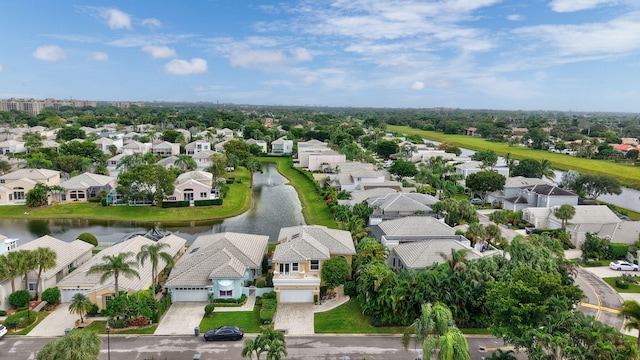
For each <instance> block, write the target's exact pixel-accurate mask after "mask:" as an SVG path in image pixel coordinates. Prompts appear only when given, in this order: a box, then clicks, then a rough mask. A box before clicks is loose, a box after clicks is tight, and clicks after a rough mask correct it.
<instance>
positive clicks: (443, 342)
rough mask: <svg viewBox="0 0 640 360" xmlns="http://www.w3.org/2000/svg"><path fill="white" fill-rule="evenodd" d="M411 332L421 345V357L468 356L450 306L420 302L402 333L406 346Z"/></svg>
mask: <svg viewBox="0 0 640 360" xmlns="http://www.w3.org/2000/svg"><path fill="white" fill-rule="evenodd" d="M411 334H415V339H414V341H415V343H416V345H417V344H421V345H422V352H423V357H424V359H433V358H434V356H435V358H436V359H438V360H445V359H446V360H471V354H469V344H468V343H467V339H466V338H465V337H464V335H463V334H462V332H461V331H460V330H459V329H458V328H457V327H456V326H455V323H454V321H453V316H452V314H451V310H449V308H448V307H447V306H446V305H444V304H442V303H435V304H434V305H431V304H422V312H421V314H420V317H418V318H417V319H416V320H415V321H414V322H413V324H411V325H410V326H408V327H407V328H406V329H405V331H404V334H403V335H402V345H403V346H404V348H405V349H407V347H408V345H409V340H410V336H411Z"/></svg>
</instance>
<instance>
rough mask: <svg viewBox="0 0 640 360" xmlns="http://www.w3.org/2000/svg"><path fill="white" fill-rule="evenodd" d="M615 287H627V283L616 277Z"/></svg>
mask: <svg viewBox="0 0 640 360" xmlns="http://www.w3.org/2000/svg"><path fill="white" fill-rule="evenodd" d="M616 287H617V288H619V289H628V288H629V283H628V282H626V281H624V280H622V279H616Z"/></svg>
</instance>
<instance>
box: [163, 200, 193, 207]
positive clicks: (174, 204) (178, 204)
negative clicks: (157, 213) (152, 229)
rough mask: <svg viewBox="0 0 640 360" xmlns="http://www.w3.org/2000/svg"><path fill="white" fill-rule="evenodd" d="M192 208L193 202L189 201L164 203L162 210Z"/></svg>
mask: <svg viewBox="0 0 640 360" xmlns="http://www.w3.org/2000/svg"><path fill="white" fill-rule="evenodd" d="M189 206H191V202H190V201H189V200H184V201H163V202H162V208H163V209H166V208H177V207H189Z"/></svg>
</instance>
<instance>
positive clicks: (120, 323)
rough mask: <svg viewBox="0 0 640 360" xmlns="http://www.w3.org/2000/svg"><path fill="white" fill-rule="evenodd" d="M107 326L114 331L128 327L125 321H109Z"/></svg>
mask: <svg viewBox="0 0 640 360" xmlns="http://www.w3.org/2000/svg"><path fill="white" fill-rule="evenodd" d="M109 326H110V327H112V328H114V329H124V328H126V327H128V326H129V322H128V321H127V320H125V319H110V320H109Z"/></svg>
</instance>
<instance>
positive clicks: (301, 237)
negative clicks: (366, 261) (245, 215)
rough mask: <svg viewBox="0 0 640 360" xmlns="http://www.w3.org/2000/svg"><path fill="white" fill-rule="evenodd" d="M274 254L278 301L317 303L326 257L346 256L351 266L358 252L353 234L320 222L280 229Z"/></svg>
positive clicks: (275, 286)
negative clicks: (319, 223)
mask: <svg viewBox="0 0 640 360" xmlns="http://www.w3.org/2000/svg"><path fill="white" fill-rule="evenodd" d="M278 239H279V244H278V245H277V246H276V249H275V251H274V253H273V257H272V263H273V286H274V289H275V291H276V297H277V299H278V302H282V303H296V302H307V303H311V302H314V297H319V296H320V286H321V285H322V279H321V276H320V272H321V269H322V264H323V263H324V261H325V260H329V259H330V258H332V257H335V256H342V257H344V258H345V259H346V260H347V262H348V263H349V265H351V261H352V257H353V255H355V254H356V250H355V247H354V245H353V239H352V238H351V234H350V233H349V232H348V231H345V230H335V229H329V228H327V227H326V226H320V225H300V226H292V227H286V228H282V229H280V234H279V235H278Z"/></svg>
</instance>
